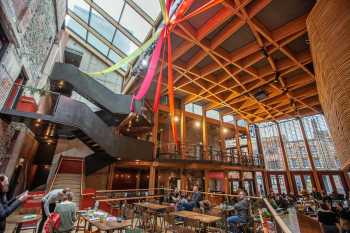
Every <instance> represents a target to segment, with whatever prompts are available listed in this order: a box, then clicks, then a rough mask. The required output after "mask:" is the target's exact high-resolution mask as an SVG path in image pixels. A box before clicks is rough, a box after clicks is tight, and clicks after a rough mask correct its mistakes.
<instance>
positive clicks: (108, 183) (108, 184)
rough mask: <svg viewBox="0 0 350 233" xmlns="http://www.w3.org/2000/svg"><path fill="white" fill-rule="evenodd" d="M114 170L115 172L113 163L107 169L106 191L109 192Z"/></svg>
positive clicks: (111, 186) (111, 187)
mask: <svg viewBox="0 0 350 233" xmlns="http://www.w3.org/2000/svg"><path fill="white" fill-rule="evenodd" d="M114 170H115V163H112V164H111V165H109V167H108V179H107V187H106V189H109V190H110V189H113V180H114Z"/></svg>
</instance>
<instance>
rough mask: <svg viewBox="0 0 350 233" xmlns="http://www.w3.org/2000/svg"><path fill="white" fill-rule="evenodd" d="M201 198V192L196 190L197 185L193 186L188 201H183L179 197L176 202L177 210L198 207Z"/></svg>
mask: <svg viewBox="0 0 350 233" xmlns="http://www.w3.org/2000/svg"><path fill="white" fill-rule="evenodd" d="M201 200H202V194H201V193H200V192H199V190H198V186H197V185H195V186H193V193H192V197H191V200H190V201H189V202H187V201H184V200H183V198H180V200H179V202H178V208H177V209H179V210H188V211H192V210H193V208H199V202H200V201H201Z"/></svg>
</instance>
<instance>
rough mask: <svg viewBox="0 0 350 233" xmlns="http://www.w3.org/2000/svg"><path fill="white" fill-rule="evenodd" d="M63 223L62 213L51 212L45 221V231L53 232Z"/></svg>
mask: <svg viewBox="0 0 350 233" xmlns="http://www.w3.org/2000/svg"><path fill="white" fill-rule="evenodd" d="M60 224H61V219H60V215H59V214H58V213H51V214H50V215H49V217H48V218H47V219H46V221H45V223H44V232H45V233H53V232H54V230H56V229H58V228H59V227H60Z"/></svg>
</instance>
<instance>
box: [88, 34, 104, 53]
mask: <svg viewBox="0 0 350 233" xmlns="http://www.w3.org/2000/svg"><path fill="white" fill-rule="evenodd" d="M87 42H88V43H89V44H91V45H92V46H93V47H94V48H95V49H97V50H98V51H99V52H101V53H102V54H104V55H107V53H108V46H107V45H105V44H104V43H103V42H102V41H100V40H99V39H97V38H96V37H95V36H94V35H92V34H91V33H90V32H89V33H88V38H87Z"/></svg>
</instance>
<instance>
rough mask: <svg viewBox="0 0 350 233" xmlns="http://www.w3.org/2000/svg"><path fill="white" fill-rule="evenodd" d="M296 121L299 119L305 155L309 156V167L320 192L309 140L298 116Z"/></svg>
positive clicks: (319, 183) (320, 188)
mask: <svg viewBox="0 0 350 233" xmlns="http://www.w3.org/2000/svg"><path fill="white" fill-rule="evenodd" d="M298 121H299V124H300V128H301V133H302V134H303V139H304V143H305V147H306V151H307V155H308V158H309V161H310V165H311V169H312V175H313V177H314V181H315V185H316V189H317V191H319V192H320V191H321V190H322V187H321V182H320V179H319V177H318V173H317V170H316V167H315V163H314V158H313V157H312V154H311V150H310V145H309V142H308V141H307V138H306V133H305V128H304V125H303V122H302V121H301V119H300V118H298Z"/></svg>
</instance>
